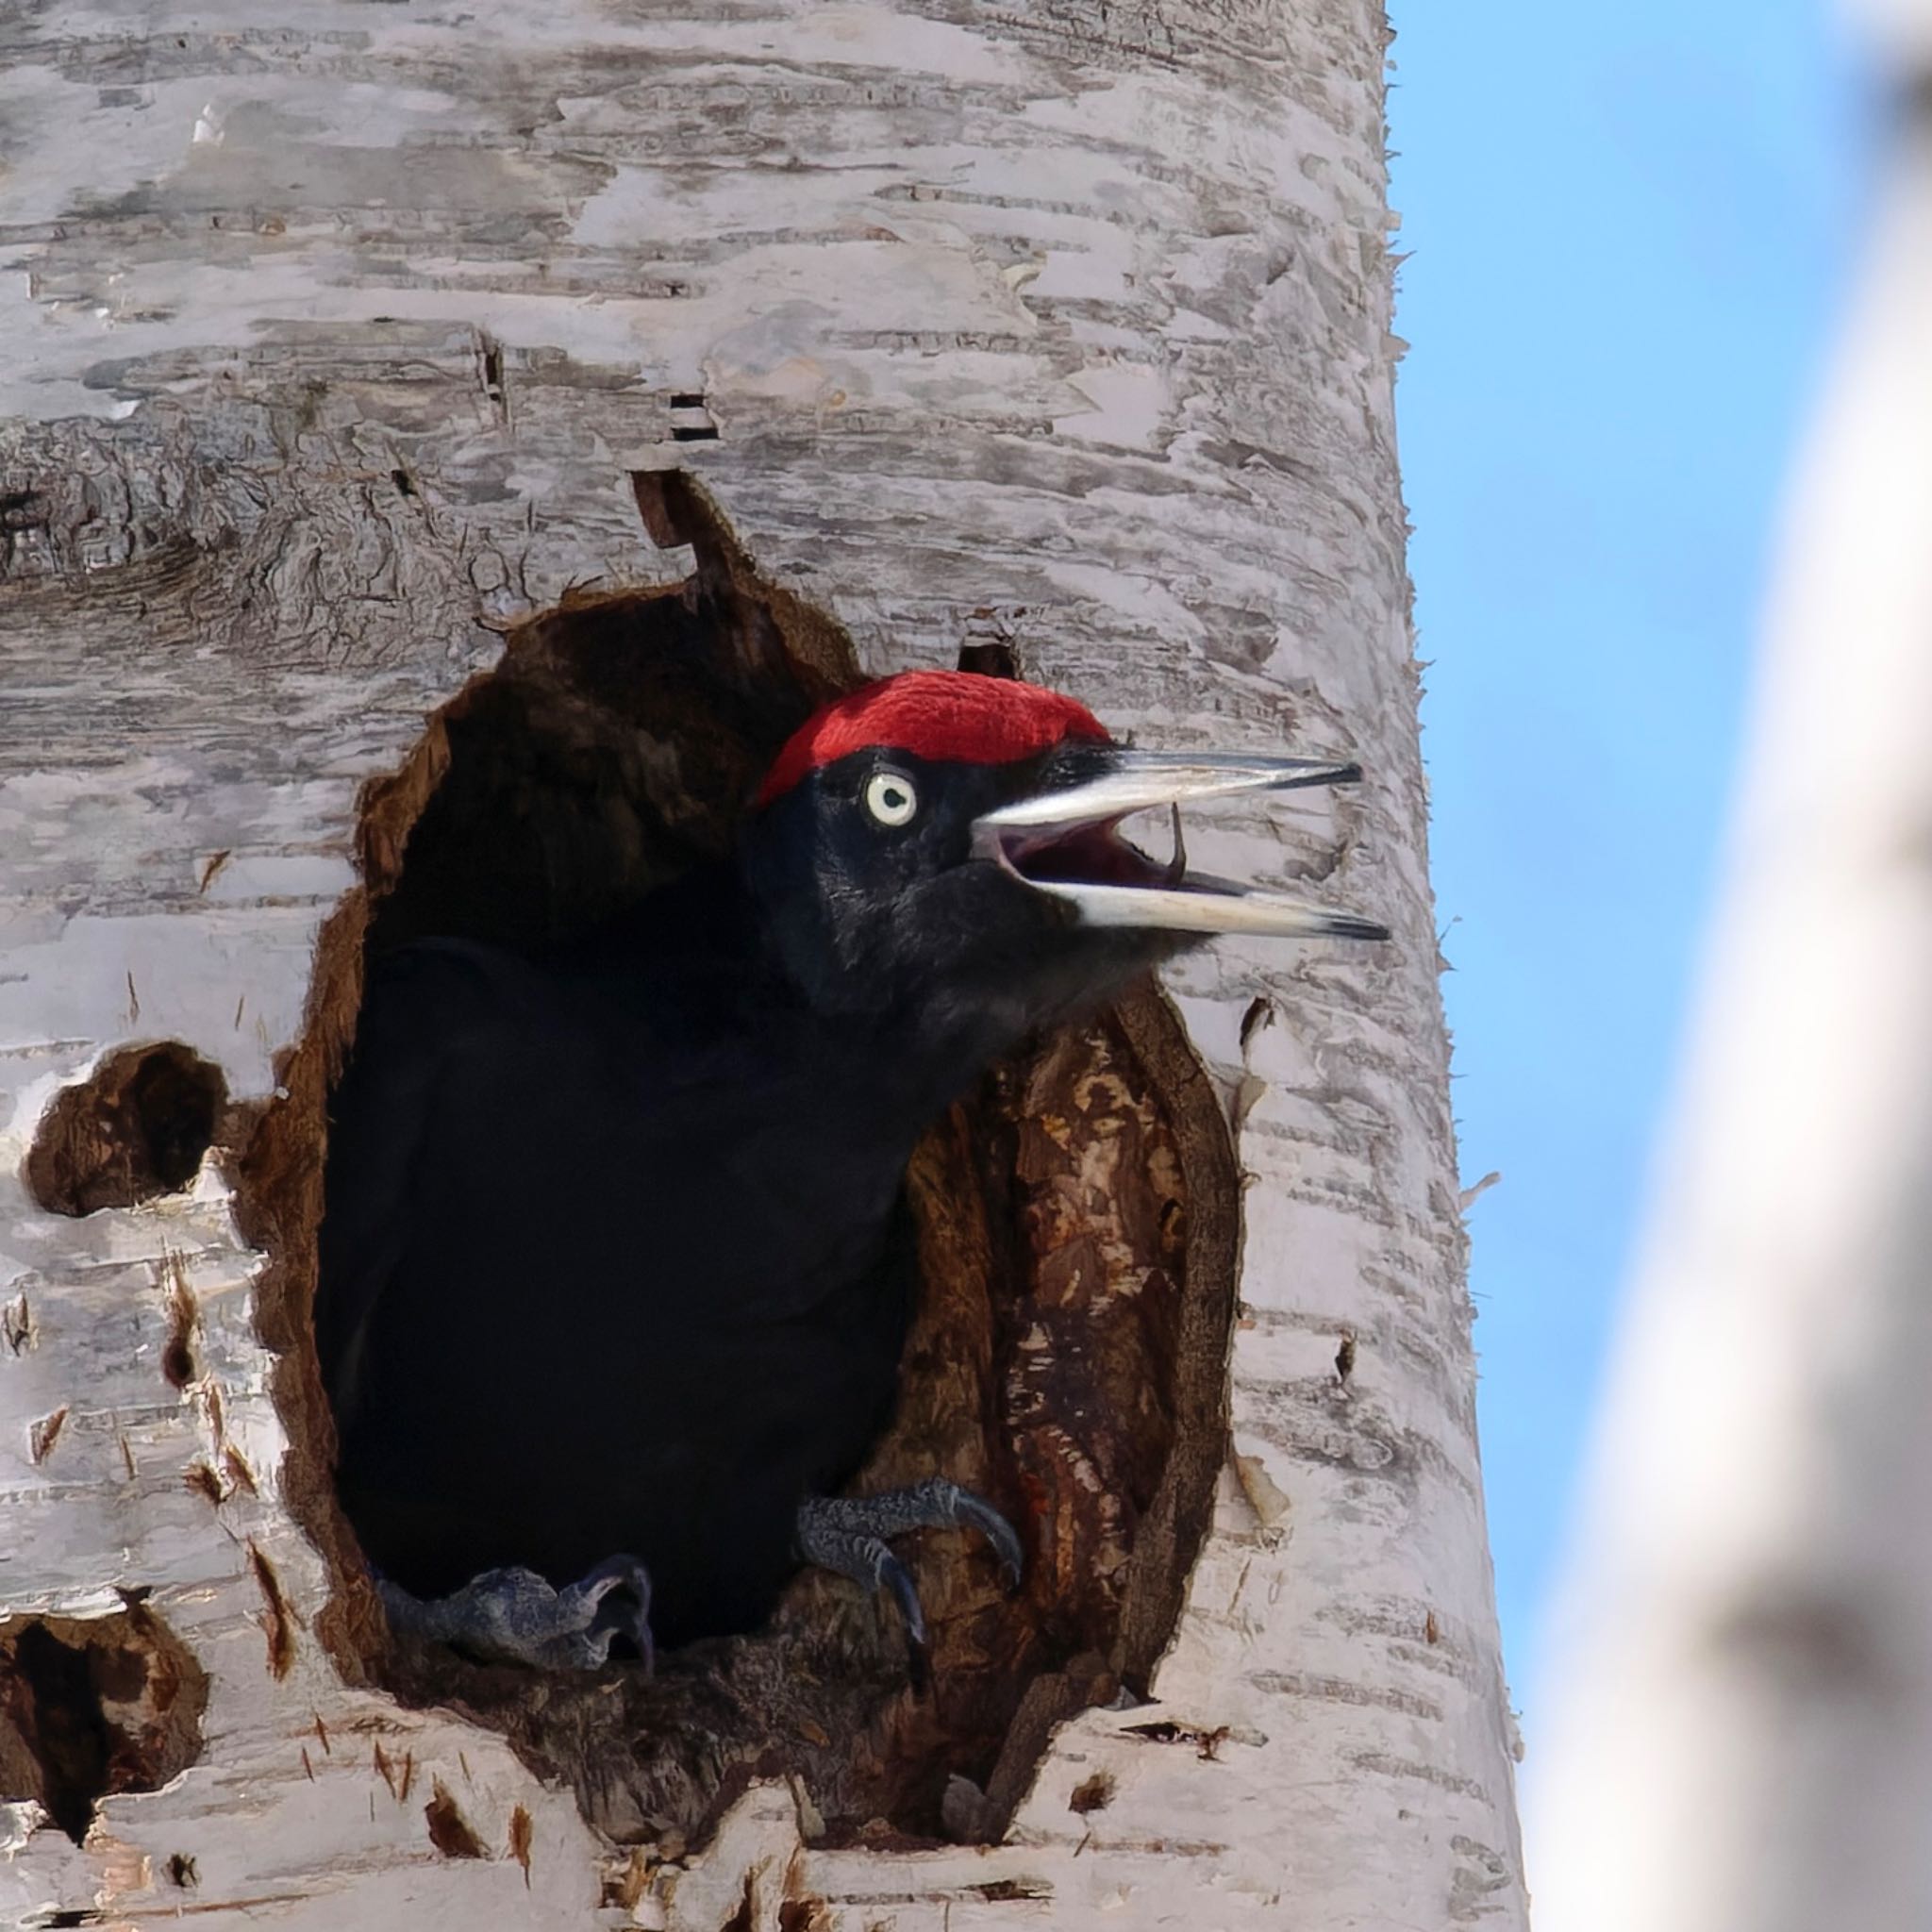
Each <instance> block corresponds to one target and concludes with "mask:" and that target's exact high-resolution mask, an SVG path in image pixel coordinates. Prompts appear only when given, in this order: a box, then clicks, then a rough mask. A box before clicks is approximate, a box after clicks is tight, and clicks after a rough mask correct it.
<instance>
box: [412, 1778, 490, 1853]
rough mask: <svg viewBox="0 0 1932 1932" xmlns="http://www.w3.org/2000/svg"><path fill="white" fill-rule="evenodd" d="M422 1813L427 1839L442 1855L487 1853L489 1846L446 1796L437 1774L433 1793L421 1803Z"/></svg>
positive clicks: (448, 1796)
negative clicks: (427, 1799) (424, 1802)
mask: <svg viewBox="0 0 1932 1932" xmlns="http://www.w3.org/2000/svg"><path fill="white" fill-rule="evenodd" d="M423 1816H424V1818H425V1820H426V1821H427V1823H428V1825H429V1842H430V1843H431V1844H433V1845H434V1846H435V1847H436V1849H437V1850H438V1851H439V1852H441V1854H442V1856H443V1857H445V1858H487V1857H489V1856H490V1851H489V1847H488V1846H486V1845H485V1844H484V1842H483V1840H481V1839H480V1838H478V1837H477V1836H476V1834H475V1830H474V1829H473V1828H472V1827H471V1824H470V1821H469V1820H468V1819H467V1818H465V1817H464V1816H463V1814H462V1812H461V1811H460V1810H458V1808H457V1801H456V1800H455V1799H454V1798H453V1797H451V1796H450V1794H449V1787H448V1786H447V1785H445V1784H444V1783H443V1781H442V1780H441V1778H438V1779H437V1780H436V1784H435V1788H434V1793H433V1795H432V1796H431V1798H430V1800H429V1802H428V1804H426V1805H425V1806H424V1807H423Z"/></svg>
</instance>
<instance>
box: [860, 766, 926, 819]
mask: <svg viewBox="0 0 1932 1932" xmlns="http://www.w3.org/2000/svg"><path fill="white" fill-rule="evenodd" d="M865 808H866V810H867V811H869V812H871V814H872V815H873V817H874V818H875V819H876V820H878V822H879V824H882V825H904V824H910V823H911V822H912V815H913V813H914V812H916V811H917V810H918V809H919V793H918V792H917V791H914V790H913V789H912V780H911V779H910V778H908V777H906V776H904V775H903V774H900V773H898V772H878V773H875V774H874V775H873V776H872V777H871V778H869V779H868V780H867V781H866V787H865Z"/></svg>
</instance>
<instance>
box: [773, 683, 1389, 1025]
mask: <svg viewBox="0 0 1932 1932" xmlns="http://www.w3.org/2000/svg"><path fill="white" fill-rule="evenodd" d="M1358 775H1359V774H1358V773H1357V769H1356V767H1355V766H1353V765H1348V764H1339V763H1336V762H1334V761H1332V760H1329V759H1319V758H1251V757H1248V756H1246V755H1244V754H1243V755H1235V756H1212V755H1202V754H1196V753H1192V752H1152V751H1138V750H1135V749H1132V748H1131V747H1129V746H1125V745H1122V744H1117V743H1116V742H1115V741H1113V739H1112V738H1111V737H1110V736H1109V735H1108V731H1107V730H1106V728H1105V727H1104V726H1103V725H1102V724H1100V722H1099V720H1098V719H1096V718H1095V717H1094V716H1093V714H1092V713H1091V711H1089V710H1088V709H1087V708H1086V707H1085V706H1083V705H1080V704H1077V703H1075V702H1074V699H1072V698H1068V697H1062V696H1061V695H1059V693H1058V692H1056V691H1045V690H1042V689H1041V688H1040V687H1039V686H1037V685H1030V684H1021V683H1017V682H1013V681H1011V680H1008V679H1003V678H994V677H985V676H980V675H974V674H972V673H966V672H956V671H908V672H904V673H902V674H900V675H898V676H896V677H888V678H885V679H882V680H881V681H879V682H878V683H875V684H870V685H866V686H863V687H862V688H861V689H859V690H858V691H853V692H851V693H849V694H848V695H847V696H845V697H842V698H840V699H839V700H837V701H836V702H835V703H833V704H830V705H827V706H826V707H824V709H822V710H820V711H819V712H817V713H816V714H815V715H814V716H813V717H811V718H810V719H808V721H807V722H806V723H805V724H803V725H802V726H801V727H800V728H799V729H798V730H797V731H796V732H795V733H794V734H793V735H792V737H791V739H790V741H788V742H787V743H786V744H785V746H784V748H783V749H782V750H781V751H780V752H779V754H778V756H777V758H776V759H775V760H774V763H773V765H772V767H771V770H770V772H769V773H768V774H767V775H766V777H765V781H764V784H763V786H762V787H761V788H760V790H759V792H758V801H757V805H756V808H755V810H754V813H753V816H752V820H751V824H750V827H749V829H748V832H747V834H746V841H745V847H744V858H745V865H746V870H747V874H748V876H749V879H750V882H751V885H752V889H753V891H754V894H755V895H756V897H757V899H758V903H759V905H760V908H761V909H762V911H763V914H764V917H765V920H766V922H767V924H768V927H769V929H770V930H771V931H772V933H773V935H774V939H775V941H776V943H777V945H778V947H779V950H780V953H781V955H782V957H783V958H784V960H785V962H786V965H787V968H788V970H789V972H790V973H791V976H792V977H793V978H794V979H796V980H797V981H798V982H799V984H800V985H801V986H802V987H803V988H804V989H805V991H806V993H807V995H808V998H809V999H810V1000H811V1001H812V1002H813V1004H814V1005H815V1006H817V1007H819V1008H822V1009H824V1010H828V1011H844V1012H853V1013H861V1014H862V1013H870V1012H886V1011H893V1012H901V1013H907V1014H910V1015H914V1016H916V1017H917V1023H918V1024H919V1027H920V1030H921V1031H922V1032H930V1034H931V1035H932V1037H933V1038H934V1039H936V1040H937V1039H941V1038H943V1037H949V1036H952V1035H956V1034H958V1035H963V1036H968V1037H971V1038H972V1039H973V1040H974V1041H976V1042H980V1043H981V1045H982V1048H983V1050H984V1051H986V1052H988V1053H996V1052H998V1051H1000V1050H1001V1049H1002V1048H1003V1047H1004V1046H1005V1045H1007V1044H1008V1043H1010V1041H1012V1040H1014V1039H1017V1038H1018V1037H1019V1036H1020V1035H1022V1034H1024V1032H1026V1031H1028V1030H1029V1029H1030V1028H1031V1027H1034V1026H1037V1025H1041V1024H1047V1023H1049V1022H1054V1021H1058V1020H1062V1019H1066V1018H1069V1017H1071V1016H1072V1015H1074V1013H1076V1012H1078V1011H1080V1010H1081V1009H1083V1008H1091V1007H1093V1006H1095V1005H1097V1004H1099V1003H1100V1002H1101V1001H1103V1000H1105V999H1106V998H1108V996H1109V995H1111V994H1112V993H1114V992H1117V991H1119V990H1120V989H1121V987H1122V986H1123V985H1124V984H1125V983H1126V982H1127V981H1128V980H1130V979H1132V978H1133V977H1135V976H1136V975H1137V974H1140V973H1142V972H1144V971H1146V970H1147V969H1148V968H1149V967H1151V966H1154V965H1157V964H1158V963H1159V962H1160V961H1161V960H1162V959H1164V958H1170V957H1171V956H1172V955H1174V953H1177V952H1179V951H1181V950H1183V949H1185V948H1186V947H1188V946H1191V945H1195V944H1198V943H1200V942H1201V941H1203V940H1205V939H1207V938H1208V937H1210V936H1211V935H1213V934H1215V933H1244V934H1251V935H1257V936H1278V937H1284V938H1308V937H1321V936H1340V937H1343V938H1349V939H1371V940H1375V939H1385V938H1387V937H1388V935H1387V933H1386V931H1385V930H1384V928H1383V927H1381V926H1379V925H1376V924H1372V923H1371V922H1369V921H1367V920H1363V919H1357V918H1356V917H1354V916H1353V915H1352V914H1349V913H1345V912H1339V911H1334V910H1330V909H1328V908H1324V907H1320V906H1316V905H1313V904H1310V903H1308V902H1307V901H1304V900H1299V899H1291V898H1288V897H1284V896H1282V895H1279V894H1275V893H1267V892H1258V891H1248V890H1247V889H1245V888H1244V887H1241V886H1240V885H1237V884H1234V883H1232V882H1230V881H1228V880H1224V879H1218V878H1211V877H1208V876H1207V875H1206V874H1200V873H1195V872H1191V871H1189V870H1188V869H1187V864H1186V858H1185V854H1184V851H1183V849H1182V847H1181V845H1180V843H1179V839H1178V832H1179V818H1178V811H1179V808H1180V807H1182V806H1183V805H1186V804H1189V803H1191V802H1193V801H1197V800H1202V799H1209V798H1221V797H1227V796H1231V795H1233V794H1236V793H1241V792H1251V791H1279V790H1284V789H1287V788H1289V787H1293V786H1306V785H1333V784H1341V783H1344V782H1346V781H1348V780H1351V779H1354V778H1356V777H1357V776H1358ZM1153 808H1165V809H1170V810H1172V811H1173V812H1174V815H1175V816H1174V824H1175V848H1174V858H1172V859H1169V860H1158V859H1155V858H1149V857H1148V856H1147V855H1146V854H1145V853H1144V852H1142V851H1141V850H1140V849H1139V848H1138V847H1137V846H1135V845H1133V844H1132V843H1130V842H1129V841H1127V840H1126V839H1125V838H1124V837H1123V836H1122V835H1121V832H1120V829H1119V827H1120V824H1121V822H1122V821H1123V820H1124V819H1125V818H1127V817H1128V816H1129V815H1131V814H1133V813H1137V812H1143V811H1147V810H1149V809H1153Z"/></svg>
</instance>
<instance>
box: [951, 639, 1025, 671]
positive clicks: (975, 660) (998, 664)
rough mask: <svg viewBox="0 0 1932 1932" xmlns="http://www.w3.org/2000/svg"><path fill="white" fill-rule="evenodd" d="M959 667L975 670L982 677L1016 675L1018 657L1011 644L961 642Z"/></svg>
mask: <svg viewBox="0 0 1932 1932" xmlns="http://www.w3.org/2000/svg"><path fill="white" fill-rule="evenodd" d="M959 669H960V670H961V671H976V672H977V673H978V674H979V675H980V676H982V677H1018V676H1019V675H1020V659H1019V658H1018V656H1017V655H1016V654H1015V652H1014V650H1013V647H1012V645H1011V644H997V643H980V644H961V645H960V646H959Z"/></svg>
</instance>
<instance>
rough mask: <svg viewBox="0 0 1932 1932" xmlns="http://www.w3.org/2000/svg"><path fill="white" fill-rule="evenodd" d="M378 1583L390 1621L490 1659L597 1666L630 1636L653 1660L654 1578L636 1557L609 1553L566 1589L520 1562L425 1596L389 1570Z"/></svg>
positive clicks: (568, 1667)
mask: <svg viewBox="0 0 1932 1932" xmlns="http://www.w3.org/2000/svg"><path fill="white" fill-rule="evenodd" d="M375 1588H376V1591H377V1593H378V1594H379V1595H380V1596H381V1598H382V1607H383V1609H384V1610H385V1611H386V1612H387V1613H388V1616H389V1621H390V1627H391V1629H392V1630H394V1631H396V1632H398V1633H400V1634H402V1635H406V1636H409V1637H417V1638H425V1639H427V1640H428V1641H431V1642H435V1643H446V1644H448V1645H449V1646H450V1647H451V1648H452V1649H453V1650H459V1651H463V1652H465V1653H467V1654H468V1655H469V1656H471V1657H479V1658H483V1659H485V1660H487V1661H489V1662H491V1663H519V1664H529V1665H532V1666H533V1667H534V1668H536V1669H538V1670H542V1671H593V1670H595V1669H596V1668H597V1667H598V1666H599V1665H600V1664H603V1663H606V1662H608V1659H609V1657H610V1646H611V1644H612V1643H613V1642H614V1641H616V1640H617V1639H618V1638H619V1637H625V1638H628V1639H629V1641H631V1643H633V1644H634V1645H635V1646H636V1648H637V1653H638V1656H639V1657H641V1658H642V1659H643V1664H644V1669H645V1670H646V1671H648V1670H649V1669H650V1668H651V1664H652V1645H651V1624H650V1616H651V1578H650V1575H649V1573H648V1572H646V1570H645V1569H644V1566H643V1565H642V1564H641V1563H640V1562H639V1561H638V1559H637V1558H636V1557H608V1558H607V1559H606V1560H605V1561H604V1562H602V1563H599V1564H598V1565H597V1567H596V1568H595V1569H594V1570H592V1571H591V1572H590V1573H589V1574H587V1575H585V1576H582V1577H580V1578H579V1579H578V1580H577V1581H576V1582H575V1583H568V1584H566V1585H564V1587H563V1588H562V1589H561V1590H558V1589H557V1588H556V1587H555V1586H554V1585H552V1584H550V1583H549V1582H547V1581H546V1580H545V1579H544V1578H543V1577H541V1576H539V1575H538V1574H537V1573H536V1572H535V1571H534V1570H525V1569H521V1568H512V1569H507V1570H486V1571H484V1573H483V1574H482V1575H480V1576H475V1577H472V1578H471V1580H470V1581H469V1582H468V1583H466V1584H464V1585H463V1587H462V1588H461V1589H460V1590H457V1591H451V1592H450V1593H449V1595H448V1596H439V1597H431V1598H429V1599H428V1600H427V1601H425V1600H424V1599H423V1598H421V1597H414V1596H411V1595H410V1594H409V1592H408V1591H406V1590H404V1589H402V1588H400V1587H399V1586H398V1585H396V1584H393V1583H391V1582H390V1580H389V1579H388V1578H387V1577H386V1576H378V1577H377V1578H376V1581H375Z"/></svg>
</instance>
